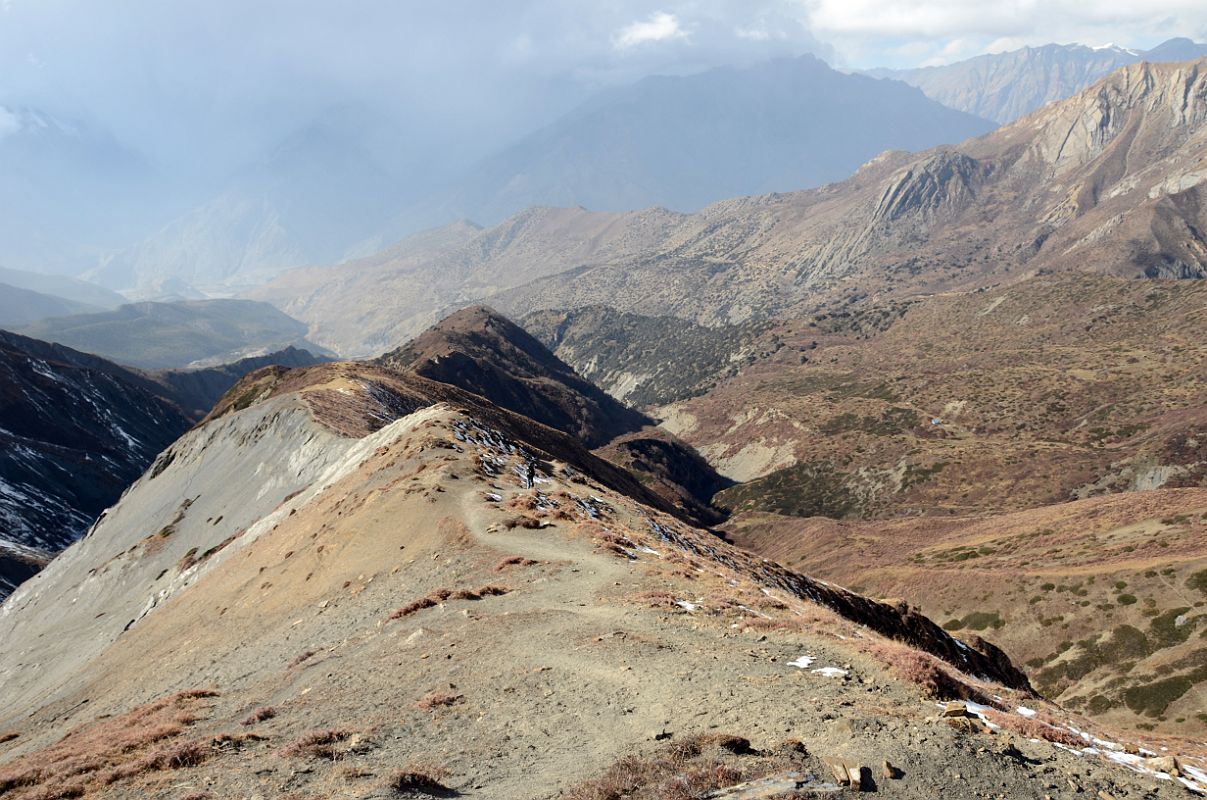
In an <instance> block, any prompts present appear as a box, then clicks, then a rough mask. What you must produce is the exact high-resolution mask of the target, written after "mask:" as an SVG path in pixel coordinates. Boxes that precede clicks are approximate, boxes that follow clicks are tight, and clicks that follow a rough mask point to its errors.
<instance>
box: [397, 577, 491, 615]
mask: <svg viewBox="0 0 1207 800" xmlns="http://www.w3.org/2000/svg"><path fill="white" fill-rule="evenodd" d="M510 591H511V590H510V589H508V588H507V587H506V586H494V585H487V586H480V587H478V588H477V589H445V588H443V587H441V588H439V589H433V590H432V591H430V592H428V593H427V594H426V595H424V596H423V597H420V598H419V599H418V600H412V601H411V602H409V603H407V604H406V605H405V606H403V607H401V608H398V609H395V610H394V612H393V613H392V614H390V616H389V619H402V618H403V617H409V616H410V615H411V614H414V613H415V612H416V611H422V610H423V609H425V608H432V607H434V606H438V605H440V604H441V603H443V602H444V601H445V600H481V599H482V598H484V597H496V596H498V595H502V594H507V593H508V592H510Z"/></svg>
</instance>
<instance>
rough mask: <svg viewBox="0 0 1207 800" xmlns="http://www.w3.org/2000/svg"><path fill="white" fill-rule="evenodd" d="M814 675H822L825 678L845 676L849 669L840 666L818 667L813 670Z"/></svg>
mask: <svg viewBox="0 0 1207 800" xmlns="http://www.w3.org/2000/svg"><path fill="white" fill-rule="evenodd" d="M813 674H814V675H820V676H822V677H823V678H845V677H846V676H847V671H846V670H845V669H839V668H838V667H818V668H817V669H815V670H813Z"/></svg>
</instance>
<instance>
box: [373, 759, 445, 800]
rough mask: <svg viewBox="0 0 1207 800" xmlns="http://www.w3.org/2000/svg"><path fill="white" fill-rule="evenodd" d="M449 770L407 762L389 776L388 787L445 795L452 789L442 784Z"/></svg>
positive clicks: (432, 765) (395, 789) (400, 790)
mask: <svg viewBox="0 0 1207 800" xmlns="http://www.w3.org/2000/svg"><path fill="white" fill-rule="evenodd" d="M448 777H449V771H448V770H447V769H445V768H444V767H442V766H439V765H436V764H428V763H415V764H408V765H407V766H406V768H405V769H400V770H398V771H397V772H395V773H394V774H392V775H391V776H390V782H389V784H387V785H388V787H389V788H390V789H393V790H394V791H396V792H403V793H420V794H434V795H445V794H449V793H451V792H452V790H451V789H450V788H449V787H448V786H446V785H445V784H444V781H446V780H447V779H448Z"/></svg>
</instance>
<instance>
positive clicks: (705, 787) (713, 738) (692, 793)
mask: <svg viewBox="0 0 1207 800" xmlns="http://www.w3.org/2000/svg"><path fill="white" fill-rule="evenodd" d="M802 755H803V754H802V753H801V752H800V751H799V749H794V748H781V749H780V750H779V751H777V752H776V753H773V754H768V753H759V752H756V751H754V750H752V749H751V748H750V742H749V741H747V740H746V739H744V738H742V737H740V736H731V735H728V734H700V735H695V736H689V737H686V738H684V739H681V740H679V741H676V742H670V743H668V744H665V745H662V746H660V747H658V748H657V749H656V750H655V752H653V753H650V754H649V755H627V756H624V757H623V758H621V759H620V760H619V761H617V762H616V763H615V764H613V765H612V766H611V767H609V768H608V769H607V770H606V771H605V772H604V773H603V774H602V775H600V776H599V777H597V778H593V779H591V780H588V781H585V782H583V783H581V784H579V785H578V786H576V787H574V788H572V789H570V790H569V791H568V792H567V793H566V794H565V795H563V797H565V798H567V800H621V798H626V800H700V798H704V797H707V796H708V795H709V793H711V792H714V791H716V790H717V789H722V788H725V787H727V786H733V785H734V784H736V783H740V782H742V781H744V780H750V779H752V778H756V777H761V776H765V775H768V774H772V773H774V772H776V771H780V770H786V769H791V768H797V769H799V768H800V761H799V759H800V758H801V757H802Z"/></svg>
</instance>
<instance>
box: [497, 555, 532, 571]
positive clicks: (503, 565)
mask: <svg viewBox="0 0 1207 800" xmlns="http://www.w3.org/2000/svg"><path fill="white" fill-rule="evenodd" d="M537 563H538V562H536V561H533V560H532V559H531V558H524V557H523V556H508V557H507V558H504V559H500V561H499V563H498V564H495V570H494V571H495V572H502V571H503V570H505V569H507V568H508V567H531V566H534V565H536V564H537Z"/></svg>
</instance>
